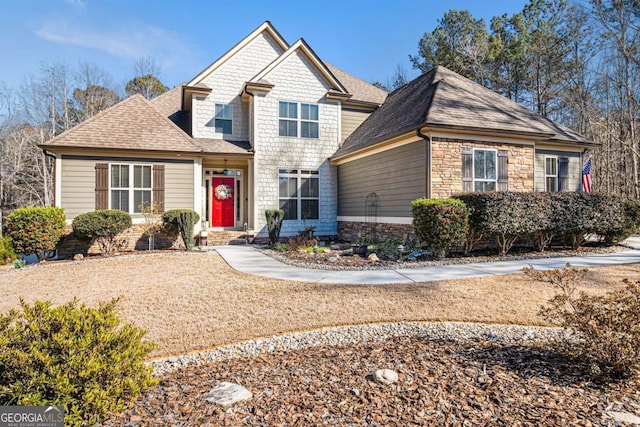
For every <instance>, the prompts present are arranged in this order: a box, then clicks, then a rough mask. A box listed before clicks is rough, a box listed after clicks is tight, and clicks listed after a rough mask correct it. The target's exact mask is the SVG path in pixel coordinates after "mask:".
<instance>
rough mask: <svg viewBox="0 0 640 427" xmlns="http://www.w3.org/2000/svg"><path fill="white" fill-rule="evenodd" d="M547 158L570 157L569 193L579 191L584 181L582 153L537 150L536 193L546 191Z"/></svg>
mask: <svg viewBox="0 0 640 427" xmlns="http://www.w3.org/2000/svg"><path fill="white" fill-rule="evenodd" d="M545 156H556V157H568V158H569V188H568V190H567V191H579V190H580V184H581V181H582V165H581V164H580V153H579V152H571V151H557V150H545V149H536V164H535V191H545V188H544V184H545V176H544V158H545Z"/></svg>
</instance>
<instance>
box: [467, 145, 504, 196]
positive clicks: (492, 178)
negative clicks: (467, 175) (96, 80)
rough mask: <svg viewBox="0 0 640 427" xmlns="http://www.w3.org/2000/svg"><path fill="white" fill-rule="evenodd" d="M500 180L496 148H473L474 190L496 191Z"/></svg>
mask: <svg viewBox="0 0 640 427" xmlns="http://www.w3.org/2000/svg"><path fill="white" fill-rule="evenodd" d="M497 181H498V162H497V151H496V150H483V149H474V150H473V191H495V190H496V184H497Z"/></svg>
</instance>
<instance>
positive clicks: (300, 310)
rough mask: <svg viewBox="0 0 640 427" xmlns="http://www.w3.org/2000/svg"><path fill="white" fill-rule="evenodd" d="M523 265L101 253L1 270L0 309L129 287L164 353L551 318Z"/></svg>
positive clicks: (595, 281) (544, 288)
mask: <svg viewBox="0 0 640 427" xmlns="http://www.w3.org/2000/svg"><path fill="white" fill-rule="evenodd" d="M625 277H628V278H630V279H640V266H638V265H626V266H619V267H607V268H594V269H592V270H591V271H590V272H589V275H588V283H587V284H586V288H585V290H586V291H588V292H604V291H606V290H609V289H613V288H615V287H617V286H619V285H620V281H621V280H622V279H623V278H625ZM554 292H555V290H554V289H552V287H551V286H550V285H547V284H543V283H535V282H533V281H531V280H530V279H528V278H526V277H525V276H524V275H522V274H516V275H510V276H498V277H487V278H477V279H467V280H456V281H442V282H432V283H416V284H408V285H384V286H380V285H377V286H362V285H328V284H313V283H300V282H294V281H283V280H272V279H264V278H260V277H256V276H250V275H246V274H241V273H238V272H236V271H234V270H232V269H230V268H229V267H228V266H227V264H226V263H225V262H224V261H223V260H222V259H221V258H220V257H219V256H218V255H217V254H214V253H211V254H201V253H190V254H185V253H167V254H155V255H145V256H132V257H119V258H111V259H106V260H102V259H98V260H95V259H91V260H85V261H80V262H74V263H63V262H57V263H50V264H49V265H43V266H34V267H26V268H23V269H19V270H6V271H4V272H2V273H0V295H2V298H1V299H0V312H6V311H7V310H9V309H11V308H13V307H16V306H17V305H18V301H19V298H20V297H22V298H23V299H25V300H26V301H28V302H31V301H33V300H35V299H40V300H49V301H52V302H53V303H56V304H60V303H64V302H66V301H69V300H71V299H73V298H74V297H77V298H78V299H80V300H81V301H83V302H86V303H88V304H90V305H96V304H97V303H98V302H99V301H104V300H108V299H110V298H113V297H118V296H122V300H121V301H120V303H119V309H120V311H121V314H122V317H123V318H124V319H125V320H126V321H129V322H133V323H134V324H136V325H138V326H141V327H143V328H145V329H147V330H148V335H147V337H148V339H150V340H152V341H154V342H156V343H157V344H158V348H157V350H156V351H155V352H154V353H153V356H154V357H161V356H169V355H177V354H185V353H189V352H194V351H198V350H203V349H209V348H212V347H215V346H218V345H220V344H228V343H233V342H238V341H244V340H249V339H253V338H257V337H266V336H271V335H276V334H282V333H286V332H292V331H302V330H311V329H317V328H321V327H324V326H339V325H353V324H363V323H376V322H392V321H465V322H484V323H499V324H523V325H543V324H544V322H543V320H542V319H540V318H539V317H538V316H537V312H538V310H539V308H540V306H541V304H543V303H544V302H545V301H547V300H548V299H549V298H551V296H552V295H553V294H554Z"/></svg>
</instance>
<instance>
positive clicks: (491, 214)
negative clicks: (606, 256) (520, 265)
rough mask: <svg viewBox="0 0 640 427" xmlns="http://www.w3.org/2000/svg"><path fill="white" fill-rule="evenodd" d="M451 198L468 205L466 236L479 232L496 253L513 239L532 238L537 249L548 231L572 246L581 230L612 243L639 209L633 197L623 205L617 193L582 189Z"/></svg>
mask: <svg viewBox="0 0 640 427" xmlns="http://www.w3.org/2000/svg"><path fill="white" fill-rule="evenodd" d="M454 198H456V199H459V200H461V201H463V202H464V203H465V205H466V206H467V207H468V208H469V230H470V231H469V234H468V236H467V241H468V242H469V241H470V242H471V243H470V244H471V245H473V244H474V243H476V242H477V241H478V240H479V239H480V238H482V237H490V238H493V239H494V240H495V241H496V243H497V245H498V247H499V248H500V252H501V253H502V254H506V253H507V252H509V250H510V249H511V248H512V247H513V245H514V243H515V242H516V241H517V240H518V239H526V240H529V241H532V242H533V244H534V246H535V247H536V249H538V250H540V251H543V250H544V249H545V248H546V247H547V246H548V245H549V244H550V242H551V239H552V238H553V237H554V236H562V237H563V238H564V241H565V242H568V243H569V244H570V245H571V246H572V247H573V248H577V247H579V246H580V245H581V244H582V243H583V242H584V237H585V235H587V234H597V235H599V236H601V238H602V239H603V240H604V241H605V242H607V243H616V242H617V241H620V240H622V239H624V238H626V237H628V236H629V235H630V234H629V231H630V229H632V228H633V227H632V225H630V224H632V222H633V220H632V219H630V217H631V216H633V215H634V214H635V213H636V212H640V207H638V206H637V205H635V204H633V202H628V203H627V204H625V201H624V200H623V199H620V198H619V197H615V196H610V195H605V194H593V193H582V192H561V193H538V192H528V193H515V192H492V193H489V192H486V193H465V194H460V195H456V196H454ZM627 205H628V209H626V208H625V206H627ZM636 208H637V210H635V209H636ZM627 212H628V213H627ZM470 244H469V243H468V244H467V249H468V250H470V249H471V246H470Z"/></svg>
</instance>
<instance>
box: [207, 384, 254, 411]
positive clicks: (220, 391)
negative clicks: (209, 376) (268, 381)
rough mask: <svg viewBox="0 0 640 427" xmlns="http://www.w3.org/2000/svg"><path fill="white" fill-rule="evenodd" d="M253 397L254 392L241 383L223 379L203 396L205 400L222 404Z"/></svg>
mask: <svg viewBox="0 0 640 427" xmlns="http://www.w3.org/2000/svg"><path fill="white" fill-rule="evenodd" d="M252 397H253V393H251V392H250V391H249V390H247V389H246V388H244V387H242V386H241V385H239V384H234V383H229V382H226V381H222V382H220V383H218V385H216V386H215V387H214V388H212V389H211V391H210V392H209V393H207V394H206V395H205V396H204V397H203V400H206V401H207V402H211V403H215V404H218V405H222V406H229V405H233V404H234V403H236V402H240V401H243V400H249V399H251V398H252Z"/></svg>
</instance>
